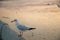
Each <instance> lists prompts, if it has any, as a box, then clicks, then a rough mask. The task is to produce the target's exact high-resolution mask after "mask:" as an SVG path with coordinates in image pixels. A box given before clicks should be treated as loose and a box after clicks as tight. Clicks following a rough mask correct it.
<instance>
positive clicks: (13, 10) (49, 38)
mask: <svg viewBox="0 0 60 40" xmlns="http://www.w3.org/2000/svg"><path fill="white" fill-rule="evenodd" d="M59 2H60V0H1V1H0V20H2V21H4V22H6V23H8V24H9V28H10V29H12V30H14V31H15V32H16V33H17V34H19V31H18V30H17V29H16V27H15V25H14V23H11V22H10V21H11V20H12V19H14V18H17V19H18V20H19V21H20V23H22V24H26V25H28V26H29V27H35V28H36V30H33V33H34V36H33V37H32V36H31V32H30V31H28V32H24V35H23V37H24V38H25V39H26V40H60V8H59V7H57V4H59ZM3 16H8V17H10V19H11V20H8V19H4V18H1V17H3Z"/></svg>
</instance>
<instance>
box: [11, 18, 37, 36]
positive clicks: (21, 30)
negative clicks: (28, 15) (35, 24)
mask: <svg viewBox="0 0 60 40" xmlns="http://www.w3.org/2000/svg"><path fill="white" fill-rule="evenodd" d="M13 22H14V23H15V26H16V27H17V29H18V30H20V35H19V36H22V35H23V31H29V30H34V29H36V28H30V27H27V26H26V25H23V24H21V23H19V21H18V20H17V19H14V20H12V21H11V23H13Z"/></svg>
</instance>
